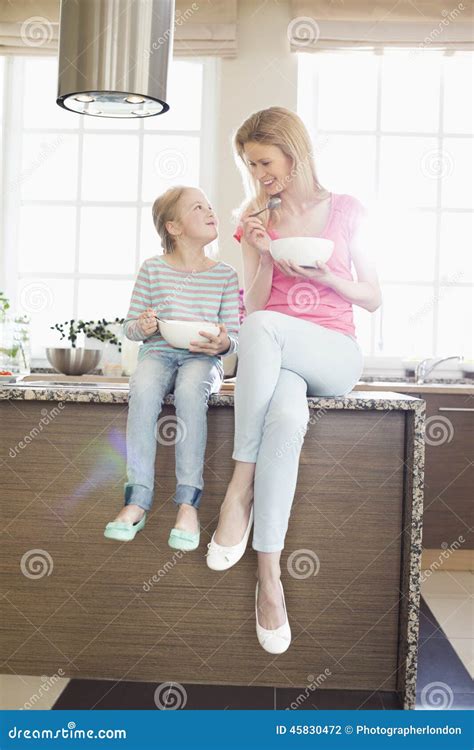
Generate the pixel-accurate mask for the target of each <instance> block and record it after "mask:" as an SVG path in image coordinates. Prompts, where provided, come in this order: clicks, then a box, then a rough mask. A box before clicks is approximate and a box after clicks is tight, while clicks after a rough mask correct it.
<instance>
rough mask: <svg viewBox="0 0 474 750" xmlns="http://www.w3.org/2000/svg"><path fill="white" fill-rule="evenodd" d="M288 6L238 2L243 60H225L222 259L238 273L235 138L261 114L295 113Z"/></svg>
mask: <svg viewBox="0 0 474 750" xmlns="http://www.w3.org/2000/svg"><path fill="white" fill-rule="evenodd" d="M289 21H290V9H289V3H288V2H280V3H275V2H265V3H259V2H258V3H257V2H251V1H250V0H239V17H238V57H237V58H235V59H232V60H221V61H220V64H219V66H218V68H219V70H220V74H219V80H218V81H217V99H218V100H217V110H218V113H219V116H218V127H217V133H216V134H217V148H216V162H217V164H216V174H215V185H216V189H215V196H216V197H215V198H214V203H215V207H216V209H217V213H218V217H219V220H220V240H219V251H220V257H221V259H222V260H224V261H225V262H226V263H230V264H231V265H233V266H234V267H235V268H236V269H237V271H238V272H239V276H240V279H241V281H242V280H243V277H242V266H241V261H240V251H239V245H238V243H237V242H236V241H235V240H234V239H233V238H232V231H233V226H234V224H233V220H232V211H233V210H234V209H235V208H236V207H238V206H239V204H240V203H241V201H242V199H243V198H244V188H243V184H242V178H241V175H240V172H239V170H238V168H237V166H236V164H235V160H234V157H233V153H232V145H231V144H232V134H233V133H234V132H235V130H236V129H237V128H238V127H239V125H241V124H242V122H243V121H244V120H245V119H246V118H247V117H248V116H249V115H250V114H252V112H255V111H257V110H259V109H264V108H265V107H270V106H281V107H288V108H289V109H293V110H294V111H296V102H297V56H296V55H295V54H291V53H290V44H289V41H288V37H287V35H286V32H287V27H288V23H289Z"/></svg>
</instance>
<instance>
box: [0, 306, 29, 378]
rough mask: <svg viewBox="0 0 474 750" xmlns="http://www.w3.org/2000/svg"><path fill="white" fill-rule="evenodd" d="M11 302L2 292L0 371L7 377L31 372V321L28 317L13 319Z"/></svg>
mask: <svg viewBox="0 0 474 750" xmlns="http://www.w3.org/2000/svg"><path fill="white" fill-rule="evenodd" d="M9 310H10V301H9V299H8V297H7V296H6V294H5V293H4V292H0V370H1V371H2V373H4V374H5V376H7V375H8V374H9V375H11V376H13V375H18V374H21V375H26V374H28V373H29V372H30V334H29V325H30V319H29V317H28V316H27V315H22V316H16V317H12V316H11V315H10V314H9V313H8V311H9Z"/></svg>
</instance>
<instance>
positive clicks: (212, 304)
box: [104, 187, 239, 550]
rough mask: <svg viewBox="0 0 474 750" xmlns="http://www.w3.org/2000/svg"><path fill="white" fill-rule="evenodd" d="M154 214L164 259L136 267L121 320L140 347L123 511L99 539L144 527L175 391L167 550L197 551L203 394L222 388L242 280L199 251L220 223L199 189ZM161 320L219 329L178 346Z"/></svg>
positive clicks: (178, 193)
mask: <svg viewBox="0 0 474 750" xmlns="http://www.w3.org/2000/svg"><path fill="white" fill-rule="evenodd" d="M152 213H153V222H154V224H155V228H156V231H157V232H158V234H159V236H160V238H161V244H162V247H163V251H164V254H163V255H154V256H153V257H152V258H148V259H147V260H145V262H144V263H143V264H142V266H141V268H140V271H139V273H138V277H137V280H136V282H135V286H134V289H133V293H132V299H131V302H130V308H129V311H128V315H127V318H126V320H125V323H124V332H125V335H126V336H127V338H129V339H131V340H133V341H143V344H142V345H141V347H140V349H139V354H138V364H137V368H136V370H135V372H134V373H133V375H132V376H131V378H130V394H129V404H128V420H127V479H128V481H127V482H126V483H125V485H124V490H125V506H124V507H123V508H122V510H121V511H120V513H119V514H118V516H117V517H116V519H115V520H114V521H112V522H110V523H108V524H107V526H106V528H105V532H104V536H106V537H107V538H108V539H117V540H119V541H129V540H132V539H134V538H135V535H136V533H137V532H138V531H140V530H141V529H143V527H144V525H145V521H146V516H147V512H148V511H149V510H150V509H151V507H152V503H153V485H154V477H155V456H156V443H157V441H158V442H160V434H159V431H160V425H159V423H158V425H157V420H158V417H159V415H160V412H161V408H162V403H163V399H164V397H165V396H166V395H167V394H168V393H170V392H171V391H172V390H174V403H175V410H176V417H177V429H176V442H175V452H176V478H177V487H176V494H175V498H174V502H175V503H176V505H177V506H178V516H177V519H176V524H175V527H174V528H173V529H172V531H171V533H170V537H169V539H168V544H169V545H170V546H171V547H174V548H175V549H182V550H191V549H196V547H198V545H199V536H200V533H199V532H200V528H199V522H198V508H199V505H200V500H201V494H202V489H203V476H202V474H203V463H204V453H205V449H206V437H207V408H208V398H209V395H210V394H211V393H216V392H218V391H219V389H220V386H221V383H222V378H223V375H224V370H223V367H222V362H221V355H224V356H226V355H229V354H233V353H234V352H235V351H236V350H237V333H238V294H239V284H238V278H237V274H236V272H235V270H234V269H233V268H232V267H231V266H229V265H228V264H227V263H223V262H222V261H217V262H216V261H213V260H211V259H210V258H208V257H207V256H206V254H205V252H204V249H205V247H206V245H208V244H209V243H210V242H213V241H214V240H215V239H216V237H217V219H216V216H215V214H214V211H213V209H212V208H211V206H210V205H209V201H208V200H207V198H206V196H205V195H204V194H203V193H202V192H201V190H198V189H197V188H192V187H173V188H170V189H169V190H167V191H166V192H165V193H164V194H163V195H161V196H160V197H159V198H157V199H156V200H155V202H154V204H153V209H152ZM158 318H164V319H172V320H200V321H204V320H206V321H209V322H211V323H215V324H217V325H218V327H219V329H220V331H219V334H218V335H217V336H213V335H211V334H209V333H206V331H205V330H203V331H200V334H201V335H202V336H204V337H205V338H206V339H207V341H206V343H200V342H198V341H191V344H190V346H189V349H176V348H173V347H172V346H170V345H169V344H168V343H167V342H166V341H165V339H164V338H163V337H162V336H161V334H160V328H159V322H158ZM204 327H205V326H204Z"/></svg>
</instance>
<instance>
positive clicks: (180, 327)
mask: <svg viewBox="0 0 474 750" xmlns="http://www.w3.org/2000/svg"><path fill="white" fill-rule="evenodd" d="M159 324H160V333H161V335H162V336H163V338H164V339H165V341H167V342H168V344H169V345H170V346H174V347H175V349H189V344H190V342H191V341H199V342H201V343H206V342H207V343H209V339H206V338H204V336H200V335H199V333H198V331H206V332H207V333H211V334H213V335H214V336H217V335H218V333H219V330H220V329H219V326H216V325H215V323H208V322H207V321H206V320H201V321H200V320H166V319H165V320H163V319H162V318H160V319H159Z"/></svg>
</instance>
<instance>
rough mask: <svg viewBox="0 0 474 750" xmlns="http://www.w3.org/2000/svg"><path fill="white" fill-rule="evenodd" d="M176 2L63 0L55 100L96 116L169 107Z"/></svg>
mask: <svg viewBox="0 0 474 750" xmlns="http://www.w3.org/2000/svg"><path fill="white" fill-rule="evenodd" d="M173 27H174V0H61V12H60V19H59V80H58V97H57V100H56V101H57V103H58V104H59V105H60V106H61V107H64V108H65V109H69V110H71V111H72V112H78V113H80V114H84V115H94V116H96V117H135V118H136V117H149V116H151V115H160V114H163V113H164V112H166V111H167V110H168V109H169V105H168V104H167V103H166V84H167V78H168V67H169V64H170V60H171V55H172V51H173Z"/></svg>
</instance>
